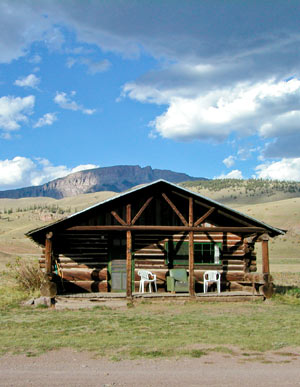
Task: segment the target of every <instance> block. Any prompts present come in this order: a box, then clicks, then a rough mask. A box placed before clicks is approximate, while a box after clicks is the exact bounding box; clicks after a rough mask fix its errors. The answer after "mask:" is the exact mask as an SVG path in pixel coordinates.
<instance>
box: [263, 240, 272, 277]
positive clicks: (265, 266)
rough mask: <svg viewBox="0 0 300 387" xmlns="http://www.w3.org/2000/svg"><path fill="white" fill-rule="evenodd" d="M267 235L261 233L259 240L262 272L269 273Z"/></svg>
mask: <svg viewBox="0 0 300 387" xmlns="http://www.w3.org/2000/svg"><path fill="white" fill-rule="evenodd" d="M268 241H269V236H268V235H266V234H265V235H263V236H262V241H261V247H262V272H263V274H270V265H269V246H268Z"/></svg>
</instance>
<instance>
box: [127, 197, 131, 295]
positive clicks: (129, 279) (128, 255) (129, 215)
mask: <svg viewBox="0 0 300 387" xmlns="http://www.w3.org/2000/svg"><path fill="white" fill-rule="evenodd" d="M126 223H127V224H128V225H129V224H130V223H131V204H127V206H126ZM126 279H127V281H126V297H127V298H131V297H132V234H131V231H130V230H128V231H126Z"/></svg>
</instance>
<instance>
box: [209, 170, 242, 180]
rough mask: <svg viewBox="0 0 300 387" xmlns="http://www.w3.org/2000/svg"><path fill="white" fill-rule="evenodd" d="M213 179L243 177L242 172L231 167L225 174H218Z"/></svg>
mask: <svg viewBox="0 0 300 387" xmlns="http://www.w3.org/2000/svg"><path fill="white" fill-rule="evenodd" d="M214 179H243V174H242V172H241V171H240V170H238V169H233V170H232V171H230V172H229V173H227V174H222V175H220V176H217V177H214Z"/></svg>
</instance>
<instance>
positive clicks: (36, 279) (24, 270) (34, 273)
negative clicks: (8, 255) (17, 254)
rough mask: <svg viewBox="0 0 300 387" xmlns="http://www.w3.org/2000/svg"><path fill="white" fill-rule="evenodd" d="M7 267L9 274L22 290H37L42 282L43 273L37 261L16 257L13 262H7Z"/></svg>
mask: <svg viewBox="0 0 300 387" xmlns="http://www.w3.org/2000/svg"><path fill="white" fill-rule="evenodd" d="M7 267H8V269H9V274H10V276H12V277H14V278H15V279H16V280H17V283H18V285H19V286H20V287H21V288H22V289H24V290H28V291H34V290H38V289H40V286H41V284H42V282H44V278H45V277H44V273H43V272H42V271H41V269H40V267H39V264H38V262H35V261H30V260H25V259H21V258H17V259H16V260H15V262H14V263H9V264H7Z"/></svg>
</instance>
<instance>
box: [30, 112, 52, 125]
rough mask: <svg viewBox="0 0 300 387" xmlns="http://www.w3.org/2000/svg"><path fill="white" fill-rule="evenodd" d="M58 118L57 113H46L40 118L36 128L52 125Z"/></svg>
mask: <svg viewBox="0 0 300 387" xmlns="http://www.w3.org/2000/svg"><path fill="white" fill-rule="evenodd" d="M56 120H57V117H56V113H46V114H44V115H43V117H41V118H39V120H38V121H37V123H36V124H34V126H33V127H34V128H40V127H42V126H45V125H52V124H53V123H54V122H55V121H56Z"/></svg>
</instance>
